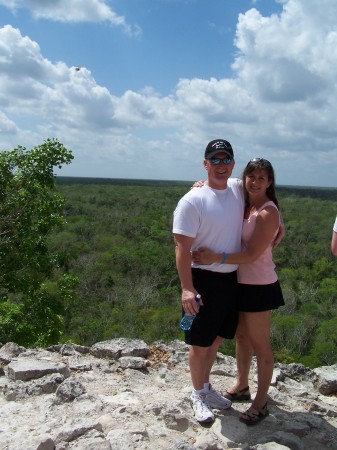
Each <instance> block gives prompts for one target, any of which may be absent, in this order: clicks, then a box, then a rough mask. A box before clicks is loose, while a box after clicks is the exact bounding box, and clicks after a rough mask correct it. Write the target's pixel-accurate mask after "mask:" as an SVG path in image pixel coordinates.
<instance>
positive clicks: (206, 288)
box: [185, 269, 238, 347]
mask: <svg viewBox="0 0 337 450" xmlns="http://www.w3.org/2000/svg"><path fill="white" fill-rule="evenodd" d="M192 278H193V285H194V288H195V289H196V291H197V292H198V293H199V294H200V295H201V299H202V302H203V306H200V309H199V313H198V314H197V316H196V318H195V319H194V321H193V324H192V327H191V329H190V330H188V331H185V342H186V344H189V345H198V346H200V347H209V346H211V345H212V343H213V342H214V340H215V338H216V337H217V336H221V337H223V338H225V339H233V338H234V336H235V332H236V327H237V324H238V311H237V292H238V283H237V278H236V272H230V273H220V272H211V271H209V270H202V269H192Z"/></svg>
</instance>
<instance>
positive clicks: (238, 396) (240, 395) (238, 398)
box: [224, 386, 250, 402]
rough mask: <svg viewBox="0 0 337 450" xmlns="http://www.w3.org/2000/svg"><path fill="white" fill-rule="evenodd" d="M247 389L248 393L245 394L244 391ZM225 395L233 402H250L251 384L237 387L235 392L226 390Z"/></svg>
mask: <svg viewBox="0 0 337 450" xmlns="http://www.w3.org/2000/svg"><path fill="white" fill-rule="evenodd" d="M247 391H248V394H244V392H247ZM224 397H225V398H227V399H228V400H230V401H232V402H248V401H249V400H250V392H249V386H247V387H245V388H244V389H237V388H235V392H228V391H226V393H225V394H224Z"/></svg>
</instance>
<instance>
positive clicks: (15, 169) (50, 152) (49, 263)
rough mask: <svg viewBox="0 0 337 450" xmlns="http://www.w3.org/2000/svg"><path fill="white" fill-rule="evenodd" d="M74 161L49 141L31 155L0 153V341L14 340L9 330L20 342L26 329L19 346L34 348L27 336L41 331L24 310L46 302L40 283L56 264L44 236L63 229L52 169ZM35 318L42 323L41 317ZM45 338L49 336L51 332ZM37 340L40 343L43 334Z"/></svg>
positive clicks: (22, 151) (18, 150)
mask: <svg viewBox="0 0 337 450" xmlns="http://www.w3.org/2000/svg"><path fill="white" fill-rule="evenodd" d="M72 159H73V156H72V153H71V152H70V151H69V150H67V149H66V148H65V147H64V146H63V145H62V144H61V143H60V142H59V141H58V140H57V139H47V140H46V141H45V142H44V143H43V144H41V145H38V146H36V147H34V148H33V149H32V150H30V151H27V150H26V149H25V148H24V147H21V146H19V147H17V148H16V149H14V150H12V151H2V152H0V217H1V222H0V305H1V309H0V310H1V318H0V319H1V320H0V322H1V323H2V324H3V325H4V324H5V325H6V327H5V328H6V330H7V331H6V335H4V334H1V333H2V331H1V327H0V340H2V341H3V340H7V339H9V338H10V337H11V335H12V334H13V333H14V335H15V332H14V331H15V330H14V329H13V327H17V328H20V329H21V333H20V335H22V336H24V335H25V333H24V330H25V328H26V327H28V325H29V330H30V332H29V333H27V336H28V335H29V336H31V338H30V339H29V342H18V343H21V344H23V345H24V344H33V342H31V341H32V340H33V341H34V339H35V338H34V333H32V332H31V330H32V329H33V330H34V328H36V329H38V328H41V327H39V326H36V327H35V326H34V323H29V324H28V318H27V307H28V305H30V306H29V307H28V309H29V310H30V311H33V310H34V305H35V304H36V302H37V300H36V299H39V300H38V302H37V303H38V304H39V305H40V306H39V307H41V299H42V300H43V299H47V298H49V296H48V295H47V294H45V293H44V294H43V295H42V292H44V291H45V288H44V287H43V281H44V280H46V278H47V277H48V276H50V275H51V273H52V271H53V268H54V267H55V266H56V265H57V258H56V255H55V254H52V253H51V252H50V251H49V248H48V236H49V234H50V232H51V231H52V230H53V229H55V228H56V227H59V226H60V225H62V223H63V216H62V210H63V202H64V199H63V197H62V196H61V195H60V194H58V193H57V192H56V189H55V175H54V167H58V168H61V167H62V165H63V164H69V163H70V162H71V160H72ZM36 306H37V305H36ZM58 309H59V308H58ZM28 317H30V319H31V318H32V316H31V315H29V314H28ZM34 317H35V319H36V320H40V321H41V320H43V315H42V316H41V315H38V314H35V315H34ZM45 319H46V317H45ZM50 322H55V324H58V323H59V322H60V321H59V320H54V321H53V320H51V321H50ZM36 325H37V324H36ZM55 326H57V327H59V326H60V325H55ZM49 334H51V335H53V333H50V330H49ZM36 338H38V340H39V341H40V342H43V337H41V333H40V334H39V336H36ZM47 340H48V339H47Z"/></svg>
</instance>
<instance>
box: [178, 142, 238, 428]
mask: <svg viewBox="0 0 337 450" xmlns="http://www.w3.org/2000/svg"><path fill="white" fill-rule="evenodd" d="M234 164H235V162H234V153H233V149H232V146H231V144H230V143H229V142H228V141H226V140H223V139H216V140H213V141H211V142H209V143H208V145H207V147H206V150H205V159H204V167H205V169H206V171H207V181H206V182H205V184H204V186H203V187H201V188H198V189H192V190H191V191H189V192H188V193H187V194H186V195H185V196H184V197H183V198H182V199H181V200H180V201H179V203H178V205H177V208H176V210H175V212H174V221H173V233H174V239H175V249H176V264H177V270H178V274H179V278H180V282H181V287H182V307H183V309H184V311H185V312H186V313H187V314H195V313H198V314H197V316H196V318H195V320H194V322H193V324H192V327H191V329H190V330H188V331H185V342H186V343H187V344H189V345H190V349H189V367H190V372H191V379H192V384H193V388H194V389H193V392H192V395H191V401H192V406H193V410H194V413H195V417H196V419H197V420H198V421H199V422H212V421H213V420H214V414H213V412H212V408H215V409H227V408H229V407H230V406H231V402H230V401H229V400H228V399H226V398H224V397H223V396H222V395H220V394H219V393H218V392H217V391H216V390H215V389H213V387H212V386H211V384H210V382H209V377H210V372H211V369H212V366H213V363H214V361H215V358H216V354H217V351H218V348H219V345H220V344H221V342H222V340H223V338H227V339H233V338H234V335H235V331H236V326H237V321H238V313H237V311H236V308H235V302H236V295H237V280H236V269H237V266H236V265H233V264H225V261H223V263H222V264H211V265H197V264H195V263H192V259H191V251H192V250H195V249H198V248H199V247H202V246H204V247H208V248H211V249H212V250H214V251H216V252H226V253H234V252H237V251H239V250H240V243H241V229H242V222H243V213H244V198H243V191H242V182H241V180H238V179H235V178H230V176H231V174H232V171H233V167H234ZM198 293H199V294H200V295H201V301H200V308H199V312H198V306H197V304H196V302H195V296H196V294H198Z"/></svg>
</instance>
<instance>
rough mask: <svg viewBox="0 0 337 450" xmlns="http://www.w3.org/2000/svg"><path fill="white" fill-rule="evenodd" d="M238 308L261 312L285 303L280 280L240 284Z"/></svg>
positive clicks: (245, 310)
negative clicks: (267, 282)
mask: <svg viewBox="0 0 337 450" xmlns="http://www.w3.org/2000/svg"><path fill="white" fill-rule="evenodd" d="M238 294H239V296H238V310H239V311H243V312H261V311H269V310H271V309H277V308H279V307H280V306H283V305H284V299H283V294H282V290H281V286H280V283H279V281H278V280H277V281H276V282H275V283H272V284H239V292H238Z"/></svg>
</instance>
